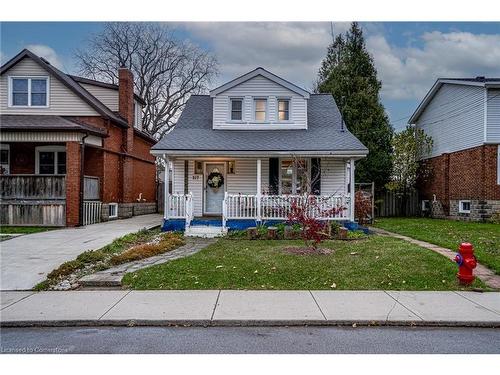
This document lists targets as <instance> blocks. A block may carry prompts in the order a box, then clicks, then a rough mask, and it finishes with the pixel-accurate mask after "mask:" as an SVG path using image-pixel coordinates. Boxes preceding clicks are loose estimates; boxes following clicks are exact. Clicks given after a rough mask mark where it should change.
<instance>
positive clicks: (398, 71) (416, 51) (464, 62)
mask: <svg viewBox="0 0 500 375" xmlns="http://www.w3.org/2000/svg"><path fill="white" fill-rule="evenodd" d="M420 41H421V42H422V46H421V47H408V48H396V47H394V46H391V45H390V44H389V43H388V41H387V39H386V38H385V37H384V36H383V35H381V34H377V35H371V36H368V38H367V47H368V49H369V50H370V52H371V53H372V54H373V57H374V60H375V65H376V67H377V71H378V74H379V79H381V80H382V85H383V89H382V95H383V97H384V98H387V99H422V98H423V96H424V95H425V94H426V92H427V91H428V90H429V88H430V87H431V85H432V84H433V83H434V81H435V80H436V78H438V77H476V76H486V77H488V76H489V77H492V76H496V77H498V75H499V73H500V71H499V69H500V68H499V67H500V65H499V61H500V34H496V35H489V34H472V33H468V32H450V33H442V32H439V31H433V32H428V33H424V34H422V35H421V36H420Z"/></svg>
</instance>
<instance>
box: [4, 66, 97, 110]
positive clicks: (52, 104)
mask: <svg viewBox="0 0 500 375" xmlns="http://www.w3.org/2000/svg"><path fill="white" fill-rule="evenodd" d="M9 76H49V77H50V79H49V81H50V88H49V95H50V96H49V107H48V108H15V107H9V106H8V92H9V91H8V85H9V83H8V82H9ZM0 111H1V113H2V114H11V115H15V114H17V115H23V114H24V115H25V114H32V115H61V116H98V113H97V112H96V111H95V110H94V109H93V108H92V107H91V106H89V105H88V104H87V103H85V102H84V101H83V100H82V99H80V98H79V97H78V96H77V95H76V94H74V93H73V92H72V91H71V90H69V89H68V88H67V87H66V86H64V84H62V83H61V82H60V81H59V80H57V78H55V77H54V76H52V75H49V73H48V72H47V71H46V70H45V69H43V68H42V67H41V66H40V65H38V64H37V63H36V62H35V61H33V60H32V59H30V58H24V59H22V60H21V61H19V62H18V63H17V64H16V65H14V66H13V67H12V68H10V69H9V70H8V71H7V72H5V73H4V74H2V76H1V78H0Z"/></svg>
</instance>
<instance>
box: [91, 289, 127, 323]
mask: <svg viewBox="0 0 500 375" xmlns="http://www.w3.org/2000/svg"><path fill="white" fill-rule="evenodd" d="M130 292H131V290H129V291H128V292H127V293H125V294H124V295H123V297H122V298H120V299H119V300H118V301H116V303H114V304H113V306H111V307H110V308H109V309H107V310H106V311H105V312H104V314H102V315H101V316H100V317H99V318H98V319H97V320H101V319H102V317H103V316H104V315H106V314H107V313H108V312H110V311H111V309H112V308H113V307H115V306H116V305H118V304H119V303H120V302H121V301H122V300H123V299H124V298H125V297H126V296H128V295H129V294H130Z"/></svg>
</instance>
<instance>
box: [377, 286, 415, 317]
mask: <svg viewBox="0 0 500 375" xmlns="http://www.w3.org/2000/svg"><path fill="white" fill-rule="evenodd" d="M383 292H384V293H385V294H387V295H388V296H389V297H390V298H392V299H393V300H394V301H395V303H394V306H392V309H391V311H389V313H388V314H387V318H386V322H387V321H388V320H389V315H390V314H391V312H392V310H394V308H395V307H396V304H398V305H401V306H403V308H405V309H406V310H408V311H409V312H411V313H412V314H413V315H415V316H416V317H417V318H419V319H420V320H422V321H424V318H422V317H421V316H420V315H418V314H417V313H416V312H415V311H413V310H412V309H410V308H409V307H407V306H405V305H403V304H402V303H401V302H399V294H398V298H394V297H393V296H391V294H390V293H387V291H386V290H384V291H383Z"/></svg>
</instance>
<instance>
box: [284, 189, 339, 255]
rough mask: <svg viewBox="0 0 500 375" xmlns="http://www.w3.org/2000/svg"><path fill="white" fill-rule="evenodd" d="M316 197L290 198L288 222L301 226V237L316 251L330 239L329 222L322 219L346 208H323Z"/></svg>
mask: <svg viewBox="0 0 500 375" xmlns="http://www.w3.org/2000/svg"><path fill="white" fill-rule="evenodd" d="M316 198H317V197H316V196H313V195H309V196H303V197H299V198H295V197H294V198H290V202H289V204H290V211H289V213H288V222H289V223H291V224H300V227H301V237H302V240H304V243H305V245H306V246H307V247H312V248H314V249H317V248H318V245H319V244H320V243H321V242H323V241H324V240H325V239H327V238H328V225H327V223H328V221H326V220H319V218H321V217H329V216H331V215H336V214H337V213H339V212H341V211H343V210H345V207H334V208H330V209H323V208H321V207H322V205H321V202H319V201H318V200H317V199H316Z"/></svg>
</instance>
